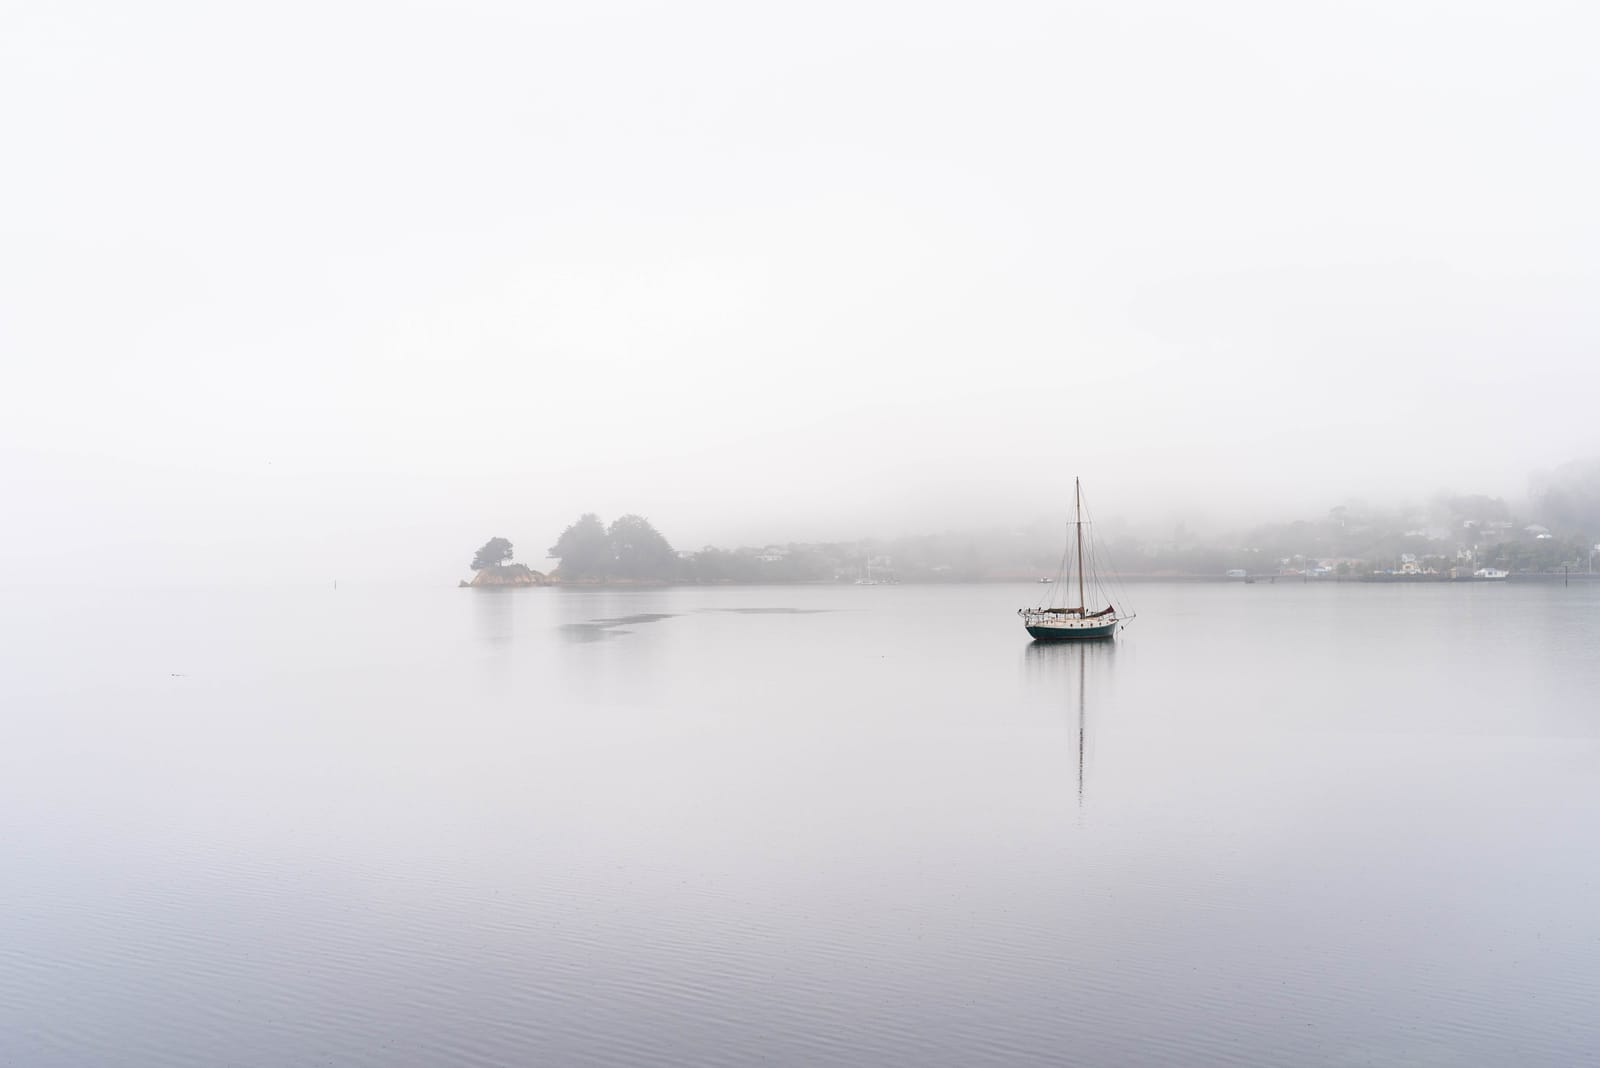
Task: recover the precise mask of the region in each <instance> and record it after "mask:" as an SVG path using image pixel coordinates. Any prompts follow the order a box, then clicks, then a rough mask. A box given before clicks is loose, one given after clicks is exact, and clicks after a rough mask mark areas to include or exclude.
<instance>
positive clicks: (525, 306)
mask: <svg viewBox="0 0 1600 1068" xmlns="http://www.w3.org/2000/svg"><path fill="white" fill-rule="evenodd" d="M1597 12H1600V9H1597V8H1595V7H1593V6H1592V5H1589V4H1581V3H1572V4H1551V3H1517V4H1509V3H1493V4H1490V3H1403V2H1394V0H1389V2H1385V3H1341V4H1338V5H1315V6H1313V5H1301V4H1284V3H1281V2H1273V3H1258V4H1238V3H1212V4H1195V3H1187V2H1184V3H1128V2H1121V3H1115V4H1113V3H1103V4H1094V5H1074V4H1065V3H1041V4H995V3H986V4H970V5H965V6H954V5H930V4H925V3H921V4H912V3H899V4H883V3H877V4H874V3H860V2H852V3H840V4H818V3H812V4H805V5H798V4H797V5H784V6H778V5H761V4H748V3H728V4H723V5H709V4H692V3H662V4H532V3H504V4H466V3H449V4H445V3H438V4H428V3H411V4H399V3H393V2H385V3H377V2H372V3H329V2H318V3H304V4H296V3H278V4H272V5H265V4H262V5H252V6H249V7H246V6H244V5H232V4H214V3H193V4H176V3H162V2H149V3H139V4H129V3H105V4H90V3H56V4H39V3H21V2H16V0H10V2H0V13H3V14H0V144H3V145H4V157H3V164H4V165H3V167H0V360H3V365H4V366H3V372H4V373H3V377H0V501H3V502H4V505H5V512H6V514H7V517H8V518H7V519H6V522H5V523H4V524H3V525H0V526H3V529H0V580H13V581H14V580H19V579H21V580H26V579H28V578H30V577H33V576H37V575H39V574H42V573H46V572H48V571H50V570H51V569H52V567H53V565H54V564H56V563H58V562H60V561H62V560H64V559H70V560H74V561H77V562H79V563H83V562H87V561H90V560H95V561H100V562H103V563H106V564H109V565H113V566H115V567H117V568H119V569H122V570H124V571H127V572H130V573H137V574H140V575H148V576H150V577H153V578H160V577H165V576H172V575H179V574H184V573H191V574H192V573H193V571H194V570H195V568H196V566H197V565H200V566H202V567H210V565H211V564H212V563H213V562H215V565H216V567H215V570H217V571H248V572H250V573H252V574H257V575H260V576H263V577H265V578H267V579H268V580H272V581H299V580H304V581H319V582H320V581H323V580H324V579H326V578H329V577H332V576H336V575H337V576H342V577H346V578H347V579H349V580H358V581H359V580H363V579H377V578H402V579H418V580H426V581H438V580H440V579H441V577H443V578H447V579H453V578H454V577H456V576H457V575H458V574H462V573H465V570H466V562H467V560H468V559H469V558H470V555H471V551H472V549H473V548H475V547H476V546H477V545H478V544H479V543H481V542H482V541H483V540H484V539H486V538H487V537H488V536H490V535H491V534H501V535H505V536H507V537H510V538H512V540H513V541H515V542H516V543H517V545H518V549H519V556H521V557H523V558H526V559H529V560H530V561H533V562H537V560H538V558H539V557H541V556H542V555H543V552H542V550H543V549H544V547H545V546H547V545H549V544H550V543H551V542H552V541H553V540H554V538H555V536H556V534H557V533H559V531H560V529H561V528H562V527H563V526H564V525H565V524H566V523H567V522H569V521H570V520H571V519H572V518H574V517H575V516H576V515H577V513H578V512H580V511H585V510H594V511H598V512H600V513H601V514H602V515H603V516H604V517H605V518H607V519H610V518H612V517H614V516H615V515H617V514H619V513H621V512H624V511H638V512H642V513H644V514H646V515H648V516H649V517H650V518H651V519H652V520H653V521H654V522H655V523H656V524H657V526H659V527H660V528H661V529H662V530H663V532H664V533H666V534H667V536H668V537H669V538H670V539H671V540H672V541H673V543H674V544H675V545H679V546H681V547H696V546H698V545H700V544H703V543H705V542H708V541H714V542H718V543H737V542H741V541H766V540H773V539H778V540H789V539H791V538H793V539H802V538H812V537H848V536H854V535H857V534H864V533H898V532H910V531H917V530H926V529H942V528H945V527H951V526H955V527H963V526H988V525H992V524H994V523H1005V522H1008V521H1011V520H1013V519H1015V520H1019V521H1020V520H1026V519H1030V518H1032V517H1034V516H1036V515H1038V514H1040V513H1043V512H1052V511H1055V510H1058V509H1059V507H1060V502H1061V499H1062V497H1063V494H1064V492H1065V490H1064V487H1065V486H1066V485H1067V484H1069V483H1070V478H1071V475H1072V474H1073V473H1075V472H1077V473H1082V474H1083V475H1084V477H1085V478H1086V480H1087V485H1088V486H1089V488H1090V489H1091V490H1092V491H1093V494H1094V497H1095V499H1096V503H1097V505H1098V511H1099V513H1100V514H1101V516H1102V517H1106V516H1108V515H1113V514H1114V515H1120V516H1125V517H1127V518H1130V519H1132V520H1135V521H1143V522H1150V523H1167V522H1170V521H1171V520H1172V519H1173V518H1174V517H1177V516H1184V517H1186V518H1188V519H1189V521H1190V525H1191V526H1203V525H1204V524H1205V522H1206V521H1207V520H1208V519H1210V520H1212V521H1217V522H1220V521H1222V520H1223V519H1224V518H1225V517H1226V515H1233V514H1235V513H1237V514H1239V515H1244V516H1249V517H1257V518H1259V517H1265V516H1269V515H1271V516H1279V515H1282V516H1288V515H1294V514H1299V513H1302V512H1305V513H1310V514H1317V513H1320V512H1321V511H1322V510H1323V509H1325V508H1326V507H1327V506H1329V505H1330V504H1333V503H1337V502H1338V500H1340V499H1342V498H1343V497H1345V496H1348V495H1350V494H1354V493H1361V494H1364V495H1365V496H1367V497H1383V496H1385V495H1389V496H1394V497H1400V496H1412V497H1425V496H1426V495H1428V494H1430V493H1431V492H1433V491H1434V490H1436V489H1439V488H1453V489H1456V490H1458V491H1463V492H1465V491H1472V490H1485V491H1488V492H1495V493H1507V494H1516V493H1518V492H1519V491H1521V490H1522V488H1523V487H1524V486H1525V483H1526V477H1527V475H1528V473H1529V472H1530V471H1531V470H1533V469H1535V468H1539V467H1545V466H1550V465H1553V464H1556V463H1559V462H1561V461H1563V460H1566V459H1570V458H1572V457H1575V456H1580V455H1590V454H1594V453H1597V452H1600V423H1597V421H1596V419H1595V418H1594V414H1593V413H1594V410H1595V398H1596V396H1600V393H1597V387H1600V322H1597V315H1596V310H1595V296H1596V294H1597V293H1600V207H1597V204H1600V196H1597V195H1596V193H1595V190H1596V189H1600V137H1597V136H1596V133H1595V127H1596V115H1597V114H1600V64H1597V63H1596V62H1595V59H1594V55H1595V47H1594V46H1595V42H1596V41H1597V40H1600V37H1597V32H1596V31H1597V30H1600V13H1597Z"/></svg>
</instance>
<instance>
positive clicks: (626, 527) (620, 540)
mask: <svg viewBox="0 0 1600 1068" xmlns="http://www.w3.org/2000/svg"><path fill="white" fill-rule="evenodd" d="M606 537H607V540H608V541H609V542H610V545H611V562H612V565H613V568H614V571H613V573H614V574H615V575H616V576H617V577H618V578H628V579H654V580H656V581H666V580H668V579H671V578H672V577H673V576H674V572H675V571H676V569H677V562H678V556H677V554H676V553H674V552H673V551H672V546H671V545H669V544H667V539H666V538H664V537H662V536H661V532H660V531H658V530H656V528H655V527H653V526H651V525H650V520H648V519H646V518H645V517H644V516H642V515H625V516H623V517H621V518H620V519H618V520H616V521H615V522H614V523H612V524H611V529H610V530H608V531H607V532H606Z"/></svg>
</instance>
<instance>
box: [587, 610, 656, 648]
mask: <svg viewBox="0 0 1600 1068" xmlns="http://www.w3.org/2000/svg"><path fill="white" fill-rule="evenodd" d="M677 614H678V613H676V612H640V613H639V614H637V615H632V616H616V617H614V618H611V619H591V620H589V621H588V622H587V623H567V624H565V625H563V626H562V628H561V630H562V632H563V633H565V634H566V636H567V637H568V638H569V639H571V640H572V641H575V642H596V641H599V640H600V639H602V638H616V637H620V636H621V635H624V634H632V633H633V631H631V630H621V629H619V628H622V627H631V626H638V625H641V624H644V623H655V622H657V621H659V620H663V619H671V618H672V617H673V616H676V615H677Z"/></svg>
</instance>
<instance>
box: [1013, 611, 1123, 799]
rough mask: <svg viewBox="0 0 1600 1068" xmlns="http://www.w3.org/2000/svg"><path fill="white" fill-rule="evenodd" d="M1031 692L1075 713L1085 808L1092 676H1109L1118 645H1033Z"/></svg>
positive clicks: (1028, 668)
mask: <svg viewBox="0 0 1600 1068" xmlns="http://www.w3.org/2000/svg"><path fill="white" fill-rule="evenodd" d="M1022 655H1023V664H1024V670H1025V673H1026V676H1027V681H1028V685H1029V688H1030V689H1032V690H1035V691H1037V692H1039V693H1041V694H1043V695H1044V696H1045V697H1046V698H1047V699H1048V700H1049V701H1050V702H1051V703H1054V702H1055V701H1057V700H1061V701H1064V702H1066V703H1067V704H1068V707H1069V708H1073V709H1074V711H1075V713H1076V719H1077V728H1078V738H1077V743H1078V754H1077V756H1078V807H1079V808H1080V809H1081V808H1083V796H1084V786H1085V780H1086V778H1087V765H1088V748H1089V745H1088V742H1089V700H1088V693H1089V674H1090V672H1091V671H1095V672H1096V674H1097V676H1102V675H1104V674H1106V673H1108V672H1109V669H1110V666H1111V662H1112V660H1113V659H1114V658H1115V657H1116V655H1117V646H1116V643H1115V642H1031V643H1029V644H1028V645H1027V646H1025V647H1024V649H1023V654H1022Z"/></svg>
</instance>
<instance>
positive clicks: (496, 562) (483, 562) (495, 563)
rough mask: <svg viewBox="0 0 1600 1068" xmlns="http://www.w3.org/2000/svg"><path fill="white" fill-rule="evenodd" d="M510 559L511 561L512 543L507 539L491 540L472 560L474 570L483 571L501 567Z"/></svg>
mask: <svg viewBox="0 0 1600 1068" xmlns="http://www.w3.org/2000/svg"><path fill="white" fill-rule="evenodd" d="M509 559H511V543H510V542H509V541H507V540H506V539H505V538H490V539H489V540H488V541H486V542H484V543H483V547H482V548H480V549H479V550H478V553H477V555H476V556H474V557H473V558H472V570H474V571H482V570H483V569H484V568H486V567H499V566H500V565H501V564H503V563H505V562H506V561H507V560H509Z"/></svg>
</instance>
